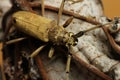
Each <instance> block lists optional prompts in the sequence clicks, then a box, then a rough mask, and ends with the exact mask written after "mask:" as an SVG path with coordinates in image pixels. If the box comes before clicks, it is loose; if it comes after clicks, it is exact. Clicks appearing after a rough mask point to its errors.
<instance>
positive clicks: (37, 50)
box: [30, 45, 45, 58]
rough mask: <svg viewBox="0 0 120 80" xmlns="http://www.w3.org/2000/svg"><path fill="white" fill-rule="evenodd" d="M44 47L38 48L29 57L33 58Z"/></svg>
mask: <svg viewBox="0 0 120 80" xmlns="http://www.w3.org/2000/svg"><path fill="white" fill-rule="evenodd" d="M44 47H45V45H43V46H40V47H39V48H37V49H36V50H35V51H34V52H33V53H32V54H31V55H30V57H31V58H33V57H35V56H36V55H37V54H38V53H39V52H40V51H41V50H42V49H43V48H44Z"/></svg>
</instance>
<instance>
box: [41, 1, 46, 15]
mask: <svg viewBox="0 0 120 80" xmlns="http://www.w3.org/2000/svg"><path fill="white" fill-rule="evenodd" d="M41 3H42V5H41V8H42V16H44V13H45V6H44V0H41Z"/></svg>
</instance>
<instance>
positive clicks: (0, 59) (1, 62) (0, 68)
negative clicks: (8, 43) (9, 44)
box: [0, 43, 6, 80]
mask: <svg viewBox="0 0 120 80" xmlns="http://www.w3.org/2000/svg"><path fill="white" fill-rule="evenodd" d="M0 71H1V72H0V74H1V79H2V80H6V78H5V75H4V66H3V53H2V43H0Z"/></svg>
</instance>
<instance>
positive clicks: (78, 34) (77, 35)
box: [74, 21, 114, 38]
mask: <svg viewBox="0 0 120 80" xmlns="http://www.w3.org/2000/svg"><path fill="white" fill-rule="evenodd" d="M113 23H114V21H112V22H109V23H106V24H101V25H97V26H95V27H92V28H90V29H87V30H84V31H80V32H78V33H77V34H75V35H74V36H75V37H76V38H78V37H81V36H82V35H84V33H86V32H89V31H91V30H94V29H97V28H101V27H102V26H106V25H110V24H113Z"/></svg>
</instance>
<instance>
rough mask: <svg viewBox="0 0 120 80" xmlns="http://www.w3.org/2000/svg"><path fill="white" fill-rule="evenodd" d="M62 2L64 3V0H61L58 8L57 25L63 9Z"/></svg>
mask: <svg viewBox="0 0 120 80" xmlns="http://www.w3.org/2000/svg"><path fill="white" fill-rule="evenodd" d="M64 3H65V0H62V3H61V5H60V8H59V12H58V20H57V25H59V22H60V17H61V15H62V11H63V8H64Z"/></svg>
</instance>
